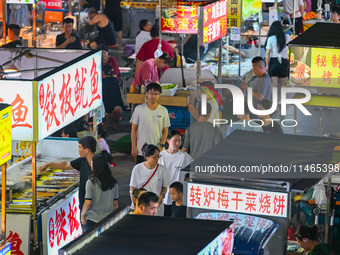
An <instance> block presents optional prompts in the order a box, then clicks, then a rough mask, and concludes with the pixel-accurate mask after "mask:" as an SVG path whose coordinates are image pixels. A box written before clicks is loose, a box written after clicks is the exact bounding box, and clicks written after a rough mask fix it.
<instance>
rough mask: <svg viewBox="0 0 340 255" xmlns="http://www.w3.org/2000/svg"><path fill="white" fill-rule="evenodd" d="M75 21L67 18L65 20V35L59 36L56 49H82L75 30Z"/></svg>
mask: <svg viewBox="0 0 340 255" xmlns="http://www.w3.org/2000/svg"><path fill="white" fill-rule="evenodd" d="M73 23H74V20H73V19H71V18H65V19H64V20H63V28H64V33H62V34H60V35H57V38H56V45H55V46H56V48H58V49H80V50H81V49H82V46H81V43H80V38H79V36H78V35H77V33H76V31H75V30H73Z"/></svg>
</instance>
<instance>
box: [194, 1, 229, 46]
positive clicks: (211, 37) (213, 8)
mask: <svg viewBox="0 0 340 255" xmlns="http://www.w3.org/2000/svg"><path fill="white" fill-rule="evenodd" d="M200 8H202V9H203V11H202V12H201V13H203V26H202V27H203V45H204V44H205V43H211V42H213V41H216V40H217V39H220V38H221V37H222V36H226V35H227V0H221V1H218V2H215V3H213V4H208V5H206V6H203V7H200Z"/></svg>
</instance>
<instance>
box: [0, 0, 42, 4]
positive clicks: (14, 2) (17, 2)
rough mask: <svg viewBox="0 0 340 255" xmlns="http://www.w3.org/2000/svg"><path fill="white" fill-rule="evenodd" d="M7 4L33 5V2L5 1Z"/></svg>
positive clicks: (26, 0) (30, 0)
mask: <svg viewBox="0 0 340 255" xmlns="http://www.w3.org/2000/svg"><path fill="white" fill-rule="evenodd" d="M6 3H7V4H34V3H35V0H6Z"/></svg>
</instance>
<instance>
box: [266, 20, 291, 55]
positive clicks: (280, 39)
mask: <svg viewBox="0 0 340 255" xmlns="http://www.w3.org/2000/svg"><path fill="white" fill-rule="evenodd" d="M270 36H276V43H277V48H278V50H279V52H281V51H282V50H283V48H284V47H285V46H286V37H285V34H284V32H283V29H282V26H281V22H280V21H278V20H277V21H274V22H273V23H272V25H271V26H270V29H269V32H268V36H267V40H266V43H265V45H264V48H266V46H267V41H268V38H269V37H270Z"/></svg>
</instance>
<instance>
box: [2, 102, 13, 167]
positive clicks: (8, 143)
mask: <svg viewBox="0 0 340 255" xmlns="http://www.w3.org/2000/svg"><path fill="white" fill-rule="evenodd" d="M11 147H12V107H11V106H10V105H6V104H0V165H2V164H4V163H6V162H7V161H8V160H10V159H11V157H12V154H11Z"/></svg>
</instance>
